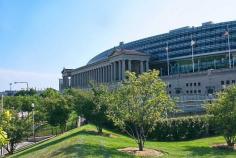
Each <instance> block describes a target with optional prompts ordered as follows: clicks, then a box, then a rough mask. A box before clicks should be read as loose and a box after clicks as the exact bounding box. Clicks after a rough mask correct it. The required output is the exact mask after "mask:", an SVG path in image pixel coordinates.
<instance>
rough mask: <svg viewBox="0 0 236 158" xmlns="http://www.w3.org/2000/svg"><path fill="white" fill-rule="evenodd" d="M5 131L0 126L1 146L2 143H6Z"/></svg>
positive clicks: (0, 145)
mask: <svg viewBox="0 0 236 158" xmlns="http://www.w3.org/2000/svg"><path fill="white" fill-rule="evenodd" d="M7 143H8V141H7V133H6V132H5V131H3V129H2V128H0V147H2V146H3V145H5V144H7Z"/></svg>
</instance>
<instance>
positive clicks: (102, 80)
mask: <svg viewBox="0 0 236 158" xmlns="http://www.w3.org/2000/svg"><path fill="white" fill-rule="evenodd" d="M101 69H102V75H101V82H102V83H103V82H104V67H102V68H101Z"/></svg>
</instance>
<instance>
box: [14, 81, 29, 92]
mask: <svg viewBox="0 0 236 158" xmlns="http://www.w3.org/2000/svg"><path fill="white" fill-rule="evenodd" d="M18 83H24V84H26V86H27V87H26V88H27V91H28V90H29V83H28V82H14V84H18Z"/></svg>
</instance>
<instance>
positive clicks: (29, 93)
mask: <svg viewBox="0 0 236 158" xmlns="http://www.w3.org/2000/svg"><path fill="white" fill-rule="evenodd" d="M36 94H37V91H36V90H34V89H33V88H30V90H20V91H18V92H17V93H16V94H15V96H34V95H36Z"/></svg>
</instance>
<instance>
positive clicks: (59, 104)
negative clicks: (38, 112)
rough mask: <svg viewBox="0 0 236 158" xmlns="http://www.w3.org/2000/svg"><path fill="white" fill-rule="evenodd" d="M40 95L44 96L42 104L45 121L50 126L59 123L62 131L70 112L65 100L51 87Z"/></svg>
mask: <svg viewBox="0 0 236 158" xmlns="http://www.w3.org/2000/svg"><path fill="white" fill-rule="evenodd" d="M42 96H43V97H44V98H43V101H42V102H43V103H42V104H43V106H44V108H43V110H44V112H45V114H46V120H47V122H48V123H49V124H50V125H52V126H58V125H59V126H60V127H61V129H62V130H63V131H64V129H65V127H66V121H67V120H68V118H69V114H70V109H69V107H68V104H67V100H66V99H65V98H64V97H63V96H62V95H60V93H59V92H57V91H56V90H53V89H48V90H46V91H45V92H44V93H43V95H42Z"/></svg>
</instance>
